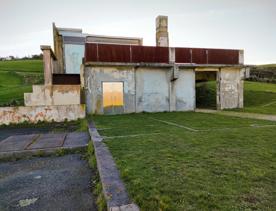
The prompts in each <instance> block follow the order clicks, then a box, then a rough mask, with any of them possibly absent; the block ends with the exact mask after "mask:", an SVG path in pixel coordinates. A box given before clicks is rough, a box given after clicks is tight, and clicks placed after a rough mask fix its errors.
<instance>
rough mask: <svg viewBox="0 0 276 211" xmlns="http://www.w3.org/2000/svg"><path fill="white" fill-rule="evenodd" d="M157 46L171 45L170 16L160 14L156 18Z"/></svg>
mask: <svg viewBox="0 0 276 211" xmlns="http://www.w3.org/2000/svg"><path fill="white" fill-rule="evenodd" d="M155 23H156V46H163V47H169V33H168V16H161V15H159V16H158V17H157V18H156V20H155Z"/></svg>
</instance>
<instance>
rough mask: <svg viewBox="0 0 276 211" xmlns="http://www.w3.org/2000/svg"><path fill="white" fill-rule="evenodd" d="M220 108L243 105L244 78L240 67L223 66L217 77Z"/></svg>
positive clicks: (218, 104) (240, 106)
mask: <svg viewBox="0 0 276 211" xmlns="http://www.w3.org/2000/svg"><path fill="white" fill-rule="evenodd" d="M217 82H218V86H217V92H218V97H217V106H218V109H230V108H242V107H243V80H242V78H241V69H240V68H231V67H229V68H221V70H220V71H219V72H218V78H217Z"/></svg>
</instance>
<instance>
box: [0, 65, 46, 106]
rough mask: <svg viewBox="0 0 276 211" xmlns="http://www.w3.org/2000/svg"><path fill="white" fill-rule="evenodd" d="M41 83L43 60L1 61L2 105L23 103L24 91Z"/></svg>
mask: <svg viewBox="0 0 276 211" xmlns="http://www.w3.org/2000/svg"><path fill="white" fill-rule="evenodd" d="M41 83H43V63H42V60H16V61H0V106H10V105H23V104H24V93H25V92H31V90H32V85H33V84H41Z"/></svg>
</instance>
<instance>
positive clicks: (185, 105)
mask: <svg viewBox="0 0 276 211" xmlns="http://www.w3.org/2000/svg"><path fill="white" fill-rule="evenodd" d="M173 84H174V89H175V111H190V110H194V109H195V102H196V99H195V71H194V70H193V69H180V70H179V76H178V79H177V80H175V81H174V83H173Z"/></svg>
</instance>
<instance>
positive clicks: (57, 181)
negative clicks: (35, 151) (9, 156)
mask: <svg viewBox="0 0 276 211" xmlns="http://www.w3.org/2000/svg"><path fill="white" fill-rule="evenodd" d="M94 176H95V173H94V171H93V170H92V169H90V168H89V166H88V163H87V162H86V160H84V159H83V158H82V155H79V154H72V155H65V156H62V157H53V156H52V157H39V158H38V157H37V158H33V159H27V160H25V159H24V160H19V161H10V162H0V210H1V211H6V210H7V211H8V210H20V211H25V210H26V211H40V210H41V211H47V210H49V211H52V210H91V211H93V210H97V209H96V205H95V201H96V200H95V198H94V196H93V194H92V192H91V189H93V186H92V187H91V181H92V180H93V179H94Z"/></svg>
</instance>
